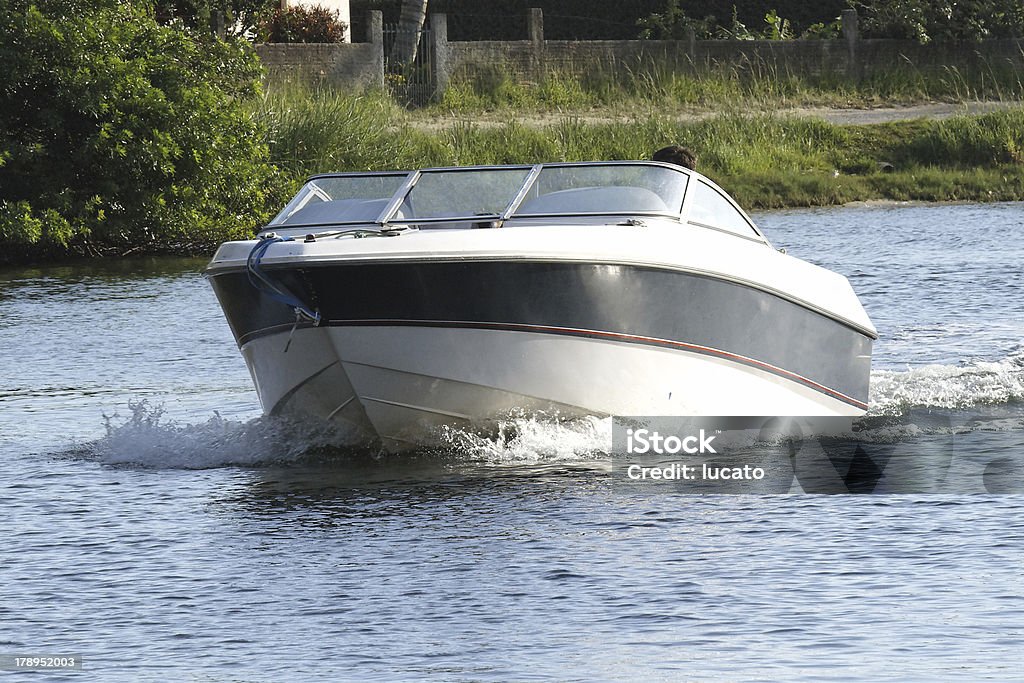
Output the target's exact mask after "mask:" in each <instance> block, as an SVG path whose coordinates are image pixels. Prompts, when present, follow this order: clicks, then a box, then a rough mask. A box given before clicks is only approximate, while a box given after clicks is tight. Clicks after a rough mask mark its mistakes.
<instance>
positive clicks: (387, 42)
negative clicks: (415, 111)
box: [382, 24, 437, 104]
mask: <svg viewBox="0 0 1024 683" xmlns="http://www.w3.org/2000/svg"><path fill="white" fill-rule="evenodd" d="M401 34H402V32H401V31H400V30H399V28H398V25H397V24H386V25H385V26H384V30H383V33H382V38H383V45H384V83H385V85H386V86H387V87H388V89H389V90H391V92H392V93H394V94H395V95H396V96H397V97H398V98H399V99H400V100H403V101H405V102H407V103H410V104H425V103H426V102H428V101H430V99H431V98H432V97H433V96H434V93H435V91H436V90H437V75H436V64H437V60H436V51H435V50H434V46H435V43H434V41H433V40H432V35H431V31H430V29H424V30H421V31H418V32H417V34H416V36H415V38H416V56H415V58H414V59H413V61H412V63H410V64H403V63H401V62H399V61H398V60H396V59H394V58H393V54H394V48H395V44H396V43H397V42H398V40H399V38H400V37H401Z"/></svg>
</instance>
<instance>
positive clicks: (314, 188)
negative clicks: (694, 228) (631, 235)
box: [265, 160, 697, 229]
mask: <svg viewBox="0 0 1024 683" xmlns="http://www.w3.org/2000/svg"><path fill="white" fill-rule="evenodd" d="M616 166H623V167H629V166H632V167H657V168H664V169H667V170H669V171H672V172H675V173H678V174H679V176H681V177H680V183H681V185H682V195H681V196H682V199H681V200H680V206H679V207H677V208H675V210H673V207H667V209H666V210H665V211H660V210H623V211H607V210H599V211H554V212H545V213H519V210H520V208H521V206H522V205H523V203H524V201H525V200H526V198H527V197H528V196H529V193H530V191H531V190H532V189H533V188H534V187H535V185H536V183H537V181H538V179H539V178H540V176H541V174H542V173H543V171H544V170H547V169H560V168H587V167H600V168H609V167H616ZM481 171H508V172H512V171H523V172H525V177H524V178H523V180H522V183H521V185H520V186H519V187H518V189H517V190H515V191H514V192H512V193H510V195H509V201H508V202H507V204H506V205H505V206H504V208H503V209H502V210H500V211H493V212H482V213H474V214H472V215H454V214H453V215H451V216H430V217H416V216H404V215H402V214H401V209H402V206H403V204H405V202H406V201H407V200H408V198H409V196H410V194H411V193H412V192H413V191H414V190H415V188H416V186H417V184H418V183H419V182H420V180H421V179H422V178H424V177H425V176H428V175H434V174H439V173H450V174H459V173H474V172H481ZM691 174H692V172H691V171H690V170H689V169H684V168H682V167H680V166H677V165H675V164H668V163H664V162H659V161H639V160H638V161H629V160H616V161H587V162H554V163H543V164H508V165H480V166H448V167H445V166H439V167H430V168H423V169H418V170H412V171H400V170H392V171H365V172H358V171H350V172H342V173H322V174H317V175H314V176H311V177H309V178H308V179H307V180H306V183H305V184H304V185H303V186H302V188H301V189H300V190H299V192H298V193H297V194H296V195H295V197H293V198H292V199H291V200H290V201H289V202H288V204H286V205H285V207H284V208H283V209H282V210H281V211H280V212H279V213H278V214H277V215H276V216H275V217H274V218H273V220H272V221H271V222H270V223H268V224H267V225H266V226H265V229H275V228H277V229H291V228H310V227H329V226H350V225H367V224H376V225H379V226H381V227H386V226H389V225H416V226H430V225H441V224H444V225H446V226H448V225H451V224H458V223H471V224H473V225H474V226H475V227H487V226H489V225H493V226H494V227H498V226H500V225H502V224H503V223H504V222H506V221H508V220H510V219H538V218H558V217H561V218H565V217H580V218H592V217H600V216H613V217H620V216H640V217H647V216H658V217H664V218H669V219H673V220H676V221H679V222H684V220H685V219H684V217H683V214H684V209H685V208H686V206H687V198H688V197H689V195H690V194H691V193H690V186H691V182H692V180H693V179H692V178H691ZM694 175H697V174H694ZM387 176H391V177H404V178H405V179H404V181H402V182H401V184H400V185H399V187H398V189H397V190H396V191H395V192H394V194H392V195H391V196H390V198H388V197H378V198H375V199H387V200H388V201H387V203H386V205H385V206H384V208H383V209H382V210H381V212H380V213H379V214H378V215H377V216H376V218H375V219H368V218H366V217H363V218H361V219H359V220H334V221H325V222H316V223H291V224H289V223H286V222H285V221H286V220H287V218H288V217H289V216H291V215H292V214H294V213H295V212H296V211H298V210H300V209H302V208H304V207H305V206H306V204H307V203H308V202H309V201H310V200H311V198H312V197H313V196H314V195H316V194H318V190H320V188H319V186H318V185H317V181H319V180H323V179H328V178H368V177H387ZM600 187H603V186H600ZM607 187H614V186H612V185H608V186H607ZM322 195H323V191H322V190H320V192H319V196H320V199H321V200H323V199H324V197H323V196H322ZM662 198H663V199H664V197H662ZM327 201H330V199H327Z"/></svg>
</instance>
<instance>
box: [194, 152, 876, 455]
mask: <svg viewBox="0 0 1024 683" xmlns="http://www.w3.org/2000/svg"><path fill="white" fill-rule="evenodd" d="M206 272H207V275H208V278H209V280H210V282H211V283H212V287H213V289H214V291H215V293H216V295H217V298H218V300H219V301H220V305H221V307H222V308H223V310H224V314H225V316H226V318H227V321H228V324H229V325H230V327H231V330H232V332H233V334H234V337H235V340H236V341H237V343H238V346H239V348H240V349H241V353H242V356H243V357H244V359H245V362H246V364H247V365H248V368H249V371H250V373H251V375H252V379H253V382H254V383H255V386H256V390H257V392H258V394H259V398H260V401H261V402H262V405H263V409H264V411H265V413H267V414H274V415H276V414H286V415H300V416H312V417H316V418H321V419H324V420H329V421H333V422H338V423H341V425H343V426H345V427H346V428H347V429H348V431H349V433H350V434H351V437H352V441H353V442H357V443H366V444H377V445H379V446H381V447H383V448H384V449H385V450H390V451H397V450H404V449H407V448H410V447H417V446H422V445H429V444H431V443H435V440H436V439H437V438H438V435H439V434H440V433H441V432H442V431H444V430H446V429H448V428H457V429H461V428H474V427H475V426H477V425H487V424H494V421H495V420H500V419H501V418H502V417H503V416H508V415H509V414H511V413H516V414H523V412H524V411H525V412H527V413H533V412H537V413H543V414H546V415H558V416H564V417H574V416H583V415H589V416H643V415H652V416H655V415H656V416H666V415H669V416H671V415H680V416H683V415H685V416H701V415H703V416H759V415H808V416H809V415H814V416H850V417H855V416H858V415H861V414H863V413H864V412H865V410H866V409H867V400H868V379H869V375H870V366H871V347H872V342H873V340H874V339H876V338H877V333H876V331H875V328H874V326H873V325H872V323H871V321H870V319H869V318H868V316H867V314H866V313H865V311H864V308H863V307H862V306H861V303H860V301H859V300H858V298H857V296H856V294H855V293H854V291H853V289H852V287H851V286H850V284H849V282H848V281H847V279H846V278H845V277H844V276H842V275H840V274H838V273H835V272H831V271H829V270H826V269H824V268H821V267H819V266H816V265H813V264H811V263H807V262H805V261H802V260H800V259H797V258H794V257H792V256H789V255H787V254H785V253H784V251H782V250H777V249H775V248H774V247H773V246H772V245H771V244H770V243H769V241H768V240H767V239H766V238H765V236H764V235H763V234H762V233H761V231H760V230H759V229H758V227H757V226H756V225H755V224H754V222H753V221H752V220H751V219H750V217H749V216H748V215H747V214H746V213H745V212H744V211H743V209H741V208H740V207H739V206H738V205H737V203H736V202H735V201H734V200H733V199H732V198H731V197H730V196H729V195H728V194H727V193H726V192H725V191H724V190H722V188H720V187H719V186H718V185H716V184H715V183H714V182H712V181H711V180H709V179H708V178H706V177H704V176H703V175H701V174H700V173H697V172H695V171H692V170H689V169H686V168H682V167H679V166H675V165H672V164H666V163H660V162H653V161H611V162H587V163H545V164H535V165H510V166H474V167H459V168H425V169H421V170H415V171H395V172H372V173H371V172H367V173H332V174H325V175H317V176H314V177H312V178H310V179H309V180H308V181H307V182H306V183H305V185H304V186H303V187H302V189H301V190H300V191H299V192H298V194H297V195H296V196H295V197H294V199H292V200H291V201H290V202H289V203H288V204H287V205H286V206H285V207H284V209H283V210H282V211H281V212H280V213H279V214H278V215H277V216H276V217H275V218H274V219H273V220H272V221H271V222H270V223H269V224H268V225H266V226H265V227H264V228H263V230H262V232H260V234H259V235H258V239H256V240H248V241H234V242H227V243H225V244H223V245H221V247H220V248H219V249H218V250H217V252H216V254H215V256H214V257H213V260H212V262H211V263H210V264H209V267H208V269H207V271H206Z"/></svg>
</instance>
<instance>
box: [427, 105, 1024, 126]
mask: <svg viewBox="0 0 1024 683" xmlns="http://www.w3.org/2000/svg"><path fill="white" fill-rule="evenodd" d="M1020 106H1022V103H1021V102H967V103H962V104H947V103H929V104H916V105H910V106H900V107H875V108H870V109H832V108H827V107H796V108H789V109H777V110H775V113H776V114H779V115H782V116H809V117H815V118H820V119H823V120H825V121H828V122H829V123H835V124H839V125H859V124H869V123H889V122H892V121H909V120H912V119H920V118H928V119H945V118H949V117H950V116H957V115H960V114H984V113H986V112H990V111H996V110H999V109H1010V108H1014V107H1020ZM661 113H662V114H665V115H669V116H672V117H673V118H674V119H675V120H677V121H700V120H702V119H706V118H708V117H710V116H713V115H714V112H709V111H685V110H684V111H680V112H676V113H673V112H670V111H663V112H661ZM566 118H572V119H578V120H580V121H583V122H585V123H626V122H629V121H630V120H631V119H630V117H628V116H626V115H621V114H612V113H601V112H583V113H579V112H564V113H560V112H554V113H530V114H519V115H514V116H510V115H509V114H507V113H500V112H486V113H482V114H463V115H451V116H443V117H442V116H439V117H435V118H431V119H416V118H412V119H411V120H410V121H409V123H410V125H412V126H413V127H415V128H419V129H421V130H427V131H430V130H439V129H442V128H447V127H449V126H451V125H454V124H456V123H471V124H473V125H475V126H481V127H485V128H487V127H495V126H502V125H505V124H506V123H508V122H510V121H512V120H515V121H517V122H519V123H521V124H523V125H525V126H537V127H539V126H546V125H550V124H554V123H558V122H559V121H562V120H564V119H566Z"/></svg>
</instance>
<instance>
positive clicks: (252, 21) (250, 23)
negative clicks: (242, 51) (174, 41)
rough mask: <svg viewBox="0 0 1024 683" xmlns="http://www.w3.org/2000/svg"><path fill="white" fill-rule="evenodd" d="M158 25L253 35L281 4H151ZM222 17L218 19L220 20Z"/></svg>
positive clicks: (239, 0) (191, 0)
mask: <svg viewBox="0 0 1024 683" xmlns="http://www.w3.org/2000/svg"><path fill="white" fill-rule="evenodd" d="M152 5H153V10H154V12H155V14H156V18H157V21H159V22H160V23H162V24H170V23H173V22H175V21H178V22H181V23H183V24H184V25H185V26H187V27H188V28H192V29H198V30H201V31H216V30H217V29H218V28H222V29H223V31H224V32H225V33H226V34H228V35H239V36H249V35H252V33H253V31H254V29H255V28H256V27H257V25H258V24H259V23H260V22H261V21H263V20H264V19H265V18H266V16H267V15H269V14H270V13H271V12H272V11H273V10H274V9H276V8H278V7H280V6H281V2H280V0H152ZM218 17H219V19H218Z"/></svg>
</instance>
